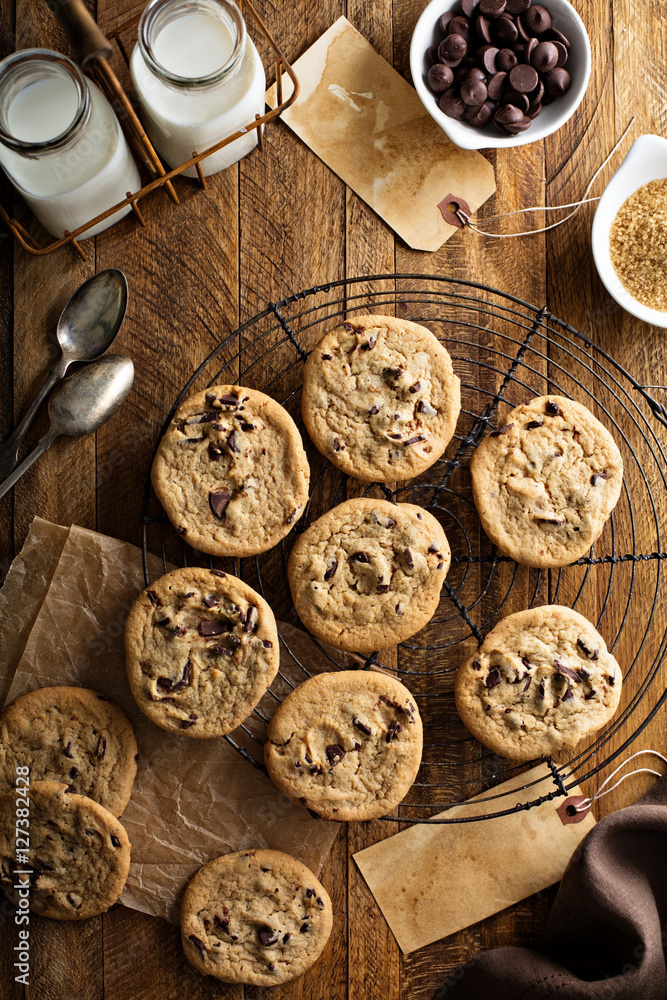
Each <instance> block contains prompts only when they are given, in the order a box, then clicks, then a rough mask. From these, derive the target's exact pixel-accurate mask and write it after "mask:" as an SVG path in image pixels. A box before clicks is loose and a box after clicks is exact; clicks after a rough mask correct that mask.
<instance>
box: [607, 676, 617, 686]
mask: <svg viewBox="0 0 667 1000" xmlns="http://www.w3.org/2000/svg"><path fill="white" fill-rule="evenodd" d="M607 681H608V682H609V684H610V685H611V687H613V686H614V684H615V683H616V676H615V674H607Z"/></svg>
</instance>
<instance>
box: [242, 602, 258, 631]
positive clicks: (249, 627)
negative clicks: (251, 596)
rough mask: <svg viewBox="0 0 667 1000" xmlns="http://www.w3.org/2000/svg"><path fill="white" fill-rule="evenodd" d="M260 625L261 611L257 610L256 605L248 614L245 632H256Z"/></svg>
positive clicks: (244, 627)
mask: <svg viewBox="0 0 667 1000" xmlns="http://www.w3.org/2000/svg"><path fill="white" fill-rule="evenodd" d="M258 623H259V611H258V610H257V608H256V606H255V605H254V604H251V605H250V607H249V608H248V610H247V612H246V616H245V622H244V624H243V631H244V632H256V631H257V625H258Z"/></svg>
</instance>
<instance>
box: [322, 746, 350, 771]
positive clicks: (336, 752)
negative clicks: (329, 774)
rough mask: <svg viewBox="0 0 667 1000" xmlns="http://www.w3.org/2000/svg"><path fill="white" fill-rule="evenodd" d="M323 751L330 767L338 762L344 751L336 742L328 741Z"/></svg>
mask: <svg viewBox="0 0 667 1000" xmlns="http://www.w3.org/2000/svg"><path fill="white" fill-rule="evenodd" d="M325 753H326V755H327V760H328V761H329V763H330V764H331V766H332V767H335V766H336V764H340V762H341V760H342V759H343V757H344V756H345V751H344V750H343V748H342V747H340V746H338V744H337V743H330V744H329V746H328V747H327V748H326V750H325Z"/></svg>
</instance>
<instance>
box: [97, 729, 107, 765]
mask: <svg viewBox="0 0 667 1000" xmlns="http://www.w3.org/2000/svg"><path fill="white" fill-rule="evenodd" d="M106 752H107V741H106V737H105V736H102V735H100V738H99V740H98V741H97V759H98V760H104V755H105V754H106Z"/></svg>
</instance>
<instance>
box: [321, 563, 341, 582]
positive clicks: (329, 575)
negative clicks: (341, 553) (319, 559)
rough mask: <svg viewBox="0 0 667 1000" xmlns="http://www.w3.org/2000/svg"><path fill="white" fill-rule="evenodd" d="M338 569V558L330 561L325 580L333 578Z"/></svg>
mask: <svg viewBox="0 0 667 1000" xmlns="http://www.w3.org/2000/svg"><path fill="white" fill-rule="evenodd" d="M337 569H338V560H337V559H332V560H331V562H330V563H329V566H328V568H327V571H326V572H325V574H324V579H325V580H331V579H332V578H333V577H334V576H335V575H336V570H337Z"/></svg>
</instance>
